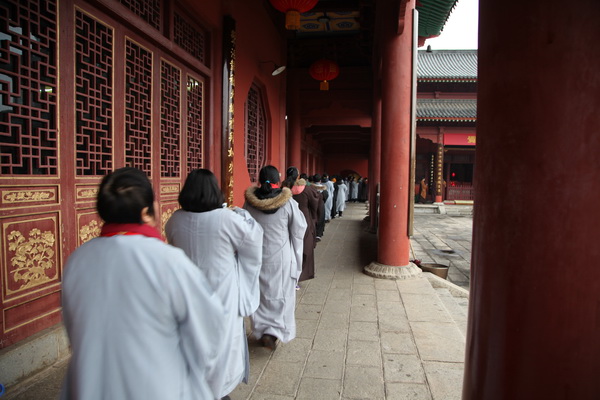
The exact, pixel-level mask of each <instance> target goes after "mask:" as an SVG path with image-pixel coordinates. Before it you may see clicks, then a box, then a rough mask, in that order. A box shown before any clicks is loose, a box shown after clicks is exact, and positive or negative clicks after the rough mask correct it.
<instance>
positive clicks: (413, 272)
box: [364, 261, 423, 280]
mask: <svg viewBox="0 0 600 400" xmlns="http://www.w3.org/2000/svg"><path fill="white" fill-rule="evenodd" d="M364 273H365V274H367V275H369V276H372V277H373V278H379V279H391V280H398V279H414V278H418V277H420V276H421V275H422V273H423V272H422V271H421V268H419V267H417V266H416V265H415V264H413V263H411V262H409V263H408V265H405V266H393V265H384V264H380V263H378V262H376V261H373V262H372V263H371V264H369V265H367V266H366V267H365V268H364Z"/></svg>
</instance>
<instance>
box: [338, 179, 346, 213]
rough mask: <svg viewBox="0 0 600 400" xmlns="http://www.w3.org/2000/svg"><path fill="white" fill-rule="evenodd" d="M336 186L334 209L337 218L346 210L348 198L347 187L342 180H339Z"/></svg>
mask: <svg viewBox="0 0 600 400" xmlns="http://www.w3.org/2000/svg"><path fill="white" fill-rule="evenodd" d="M336 185H337V199H336V203H335V204H336V209H337V212H338V215H339V217H340V218H341V217H342V214H343V213H344V210H345V209H346V199H347V198H348V186H346V184H345V183H344V180H343V179H340V181H339V182H336Z"/></svg>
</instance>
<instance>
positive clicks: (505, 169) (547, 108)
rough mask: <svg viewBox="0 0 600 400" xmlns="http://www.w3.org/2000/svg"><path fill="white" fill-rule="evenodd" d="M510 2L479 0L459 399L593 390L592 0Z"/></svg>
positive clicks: (596, 163)
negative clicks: (468, 271) (465, 324)
mask: <svg viewBox="0 0 600 400" xmlns="http://www.w3.org/2000/svg"><path fill="white" fill-rule="evenodd" d="M514 11H515V10H511V9H510V8H507V7H506V2H505V1H503V0H488V1H482V2H481V3H480V23H479V26H480V35H479V79H478V90H479V92H478V107H477V113H478V118H477V129H478V135H477V150H476V151H477V164H476V167H475V168H476V170H475V189H476V192H475V193H476V198H475V214H474V221H473V222H474V230H473V250H472V266H471V294H470V305H469V327H468V334H467V351H466V363H465V378H464V390H463V399H464V400H479V399H486V400H496V399H497V400H500V399H503V400H504V399H512V400H520V399H600V379H599V377H600V339H599V338H600V267H599V266H600V245H599V244H598V227H599V226H600V208H598V199H600V157H599V156H598V155H599V154H600V112H598V110H600V96H599V95H598V93H600V78H599V76H600V74H599V72H598V65H599V64H600V46H598V45H596V44H594V40H595V38H597V37H598V36H599V34H600V25H598V22H597V19H598V15H600V3H598V1H597V0H581V1H578V2H576V3H565V2H563V1H561V0H531V1H527V2H522V3H520V5H519V10H518V12H514ZM507 21H510V28H509V29H507V27H508V26H507ZM479 133H481V134H479Z"/></svg>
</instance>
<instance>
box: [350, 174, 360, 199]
mask: <svg viewBox="0 0 600 400" xmlns="http://www.w3.org/2000/svg"><path fill="white" fill-rule="evenodd" d="M350 201H351V202H353V203H354V202H356V201H358V182H357V181H356V178H354V177H353V178H352V180H351V181H350Z"/></svg>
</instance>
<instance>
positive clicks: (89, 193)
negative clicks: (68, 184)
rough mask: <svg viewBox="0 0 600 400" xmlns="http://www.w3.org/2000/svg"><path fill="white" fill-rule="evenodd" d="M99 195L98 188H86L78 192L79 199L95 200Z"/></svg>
mask: <svg viewBox="0 0 600 400" xmlns="http://www.w3.org/2000/svg"><path fill="white" fill-rule="evenodd" d="M97 195H98V188H85V189H79V190H78V191H77V198H78V199H95V198H96V196H97Z"/></svg>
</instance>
